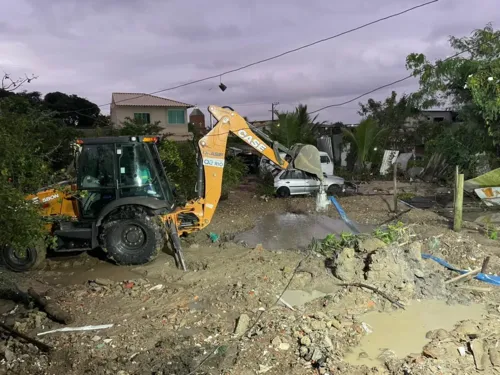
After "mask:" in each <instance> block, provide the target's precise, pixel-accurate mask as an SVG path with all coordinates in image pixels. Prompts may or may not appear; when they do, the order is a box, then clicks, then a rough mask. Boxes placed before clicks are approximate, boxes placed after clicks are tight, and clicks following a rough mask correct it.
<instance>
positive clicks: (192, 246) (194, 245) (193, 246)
mask: <svg viewBox="0 0 500 375" xmlns="http://www.w3.org/2000/svg"><path fill="white" fill-rule="evenodd" d="M189 248H190V249H193V250H194V249H199V248H200V245H198V244H197V243H193V244H191V245H190V246H189Z"/></svg>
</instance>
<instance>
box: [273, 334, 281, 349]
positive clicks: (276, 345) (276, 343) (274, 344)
mask: <svg viewBox="0 0 500 375" xmlns="http://www.w3.org/2000/svg"><path fill="white" fill-rule="evenodd" d="M271 344H272V345H273V347H275V348H277V347H278V346H280V344H281V339H280V338H279V336H276V337H275V338H274V339H273V340H272V341H271Z"/></svg>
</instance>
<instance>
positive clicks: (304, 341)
mask: <svg viewBox="0 0 500 375" xmlns="http://www.w3.org/2000/svg"><path fill="white" fill-rule="evenodd" d="M300 343H301V344H302V345H304V346H310V345H311V343H312V342H311V338H310V337H309V336H307V335H306V336H302V338H301V339H300Z"/></svg>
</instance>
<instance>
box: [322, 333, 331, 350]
mask: <svg viewBox="0 0 500 375" xmlns="http://www.w3.org/2000/svg"><path fill="white" fill-rule="evenodd" d="M323 345H324V346H325V348H327V349H329V350H333V342H332V340H331V339H330V336H328V335H325V337H324V338H323Z"/></svg>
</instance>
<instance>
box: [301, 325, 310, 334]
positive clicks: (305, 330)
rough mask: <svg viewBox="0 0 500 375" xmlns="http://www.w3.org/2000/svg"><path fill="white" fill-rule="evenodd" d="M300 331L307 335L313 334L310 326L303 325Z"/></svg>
mask: <svg viewBox="0 0 500 375" xmlns="http://www.w3.org/2000/svg"><path fill="white" fill-rule="evenodd" d="M300 329H301V330H302V331H304V332H305V333H311V332H312V329H311V327H309V326H307V325H305V324H303V325H301V326H300Z"/></svg>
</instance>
